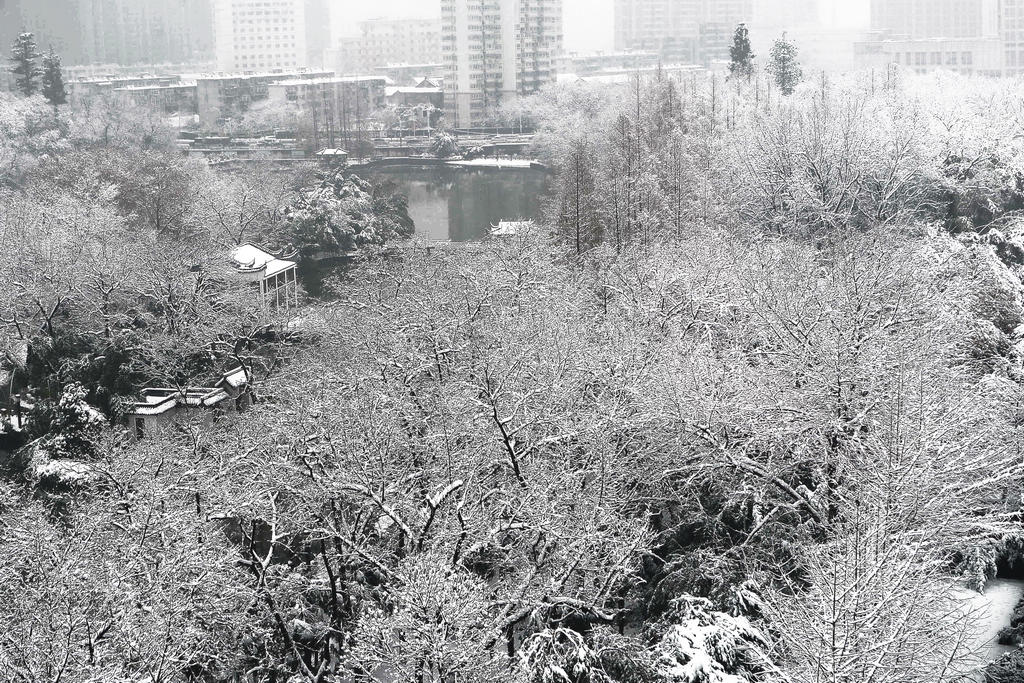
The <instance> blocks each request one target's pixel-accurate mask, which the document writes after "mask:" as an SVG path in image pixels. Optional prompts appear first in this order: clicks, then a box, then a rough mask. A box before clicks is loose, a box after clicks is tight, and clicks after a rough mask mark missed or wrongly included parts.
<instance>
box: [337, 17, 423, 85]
mask: <svg viewBox="0 0 1024 683" xmlns="http://www.w3.org/2000/svg"><path fill="white" fill-rule="evenodd" d="M325 61H326V65H327V66H329V67H331V68H333V69H334V70H336V71H337V72H339V73H345V74H370V73H373V72H374V71H375V70H376V69H380V68H382V67H385V66H389V65H393V64H436V63H438V62H440V61H441V21H440V20H439V19H369V20H367V21H361V22H359V23H358V24H357V25H356V35H354V36H349V37H345V38H341V39H339V40H338V41H337V42H336V44H335V47H334V48H332V49H330V50H328V51H327V58H326V60H325Z"/></svg>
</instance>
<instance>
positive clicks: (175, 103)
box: [114, 81, 199, 114]
mask: <svg viewBox="0 0 1024 683" xmlns="http://www.w3.org/2000/svg"><path fill="white" fill-rule="evenodd" d="M114 96H115V97H117V98H118V100H119V101H120V102H123V103H125V104H128V105H131V106H139V107H146V108H149V109H152V110H154V111H162V112H165V113H167V114H198V113H199V102H198V98H197V91H196V83H195V81H192V82H191V83H176V84H172V85H142V86H128V87H124V88H116V89H115V90H114Z"/></svg>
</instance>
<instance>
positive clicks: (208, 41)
mask: <svg viewBox="0 0 1024 683" xmlns="http://www.w3.org/2000/svg"><path fill="white" fill-rule="evenodd" d="M77 7H78V20H79V27H80V28H79V36H80V40H81V45H82V59H83V62H84V63H87V64H121V65H124V66H130V65H133V64H183V63H199V62H203V61H207V60H210V59H211V58H212V56H213V30H212V26H211V22H212V18H213V16H212V8H211V5H210V0H78V2H77Z"/></svg>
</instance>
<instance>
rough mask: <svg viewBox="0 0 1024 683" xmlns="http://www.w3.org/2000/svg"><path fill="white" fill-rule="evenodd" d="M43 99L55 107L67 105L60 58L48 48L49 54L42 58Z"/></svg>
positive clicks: (66, 93)
mask: <svg viewBox="0 0 1024 683" xmlns="http://www.w3.org/2000/svg"><path fill="white" fill-rule="evenodd" d="M43 97H45V98H46V99H47V101H48V102H49V103H50V104H52V105H53V106H55V107H56V106H58V105H61V104H67V101H68V92H67V89H66V88H65V87H64V73H63V71H62V70H61V66H60V56H59V55H57V54H55V53H54V51H53V48H50V52H49V53H48V54H47V55H46V56H44V57H43Z"/></svg>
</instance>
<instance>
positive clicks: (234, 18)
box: [214, 0, 307, 72]
mask: <svg viewBox="0 0 1024 683" xmlns="http://www.w3.org/2000/svg"><path fill="white" fill-rule="evenodd" d="M305 9H306V3H305V0H215V6H214V42H215V44H216V54H217V68H218V69H219V70H221V71H230V72H247V71H248V72H252V71H271V70H275V69H296V68H299V67H304V66H307V51H306V12H305Z"/></svg>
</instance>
